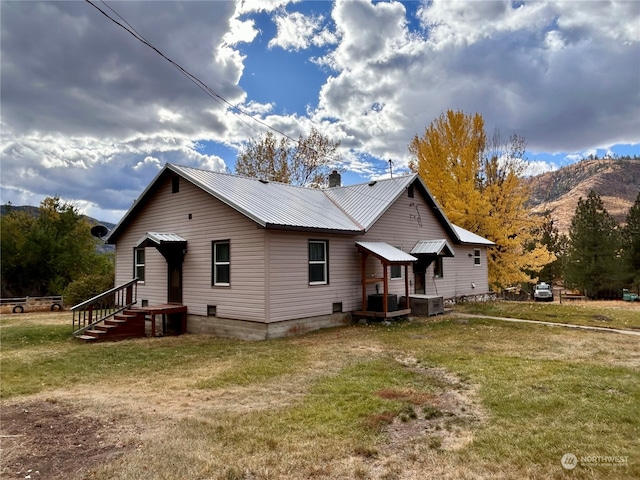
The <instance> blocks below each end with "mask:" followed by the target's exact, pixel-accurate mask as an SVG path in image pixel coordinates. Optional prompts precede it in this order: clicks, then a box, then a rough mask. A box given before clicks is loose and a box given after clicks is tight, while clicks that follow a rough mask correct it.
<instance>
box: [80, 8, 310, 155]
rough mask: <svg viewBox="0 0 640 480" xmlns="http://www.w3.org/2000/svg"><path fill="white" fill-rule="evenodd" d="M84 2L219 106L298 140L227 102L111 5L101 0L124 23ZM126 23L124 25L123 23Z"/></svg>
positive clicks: (294, 140)
mask: <svg viewBox="0 0 640 480" xmlns="http://www.w3.org/2000/svg"><path fill="white" fill-rule="evenodd" d="M85 2H86V3H88V4H89V5H91V6H92V7H93V8H95V9H96V10H98V11H99V12H100V13H102V15H104V16H105V17H106V18H108V19H109V20H110V21H111V22H113V23H115V24H116V25H118V26H119V27H120V28H122V29H123V30H125V31H126V32H128V33H129V34H130V35H132V36H133V37H134V38H135V39H136V40H138V41H139V42H141V43H143V44H144V45H146V46H147V47H149V48H150V49H152V50H153V51H154V52H156V53H157V54H158V55H160V56H161V57H162V58H163V59H165V60H166V61H168V62H169V63H170V64H171V65H173V67H174V68H176V69H177V70H178V71H180V73H182V74H183V75H184V76H185V77H187V78H188V79H189V80H190V81H191V82H192V83H193V84H195V85H196V86H197V87H198V88H199V89H200V90H202V91H203V92H204V93H205V94H206V95H208V96H209V97H210V98H212V99H213V100H215V101H216V102H217V103H218V104H220V105H221V106H223V107H225V108H228V109H231V110H233V111H235V112H236V113H238V114H239V115H244V116H246V117H248V118H249V119H251V120H253V121H254V122H256V123H259V124H260V125H262V126H263V127H265V128H267V129H269V130H271V131H273V132H276V133H278V134H280V135H282V136H283V137H285V138H287V139H289V140H291V141H293V142H296V143H297V142H298V140H296V139H295V138H293V137H291V136H289V135H287V134H286V133H284V132H282V131H280V130H278V129H277V128H275V127H272V126H271V125H269V124H267V123H266V122H263V121H262V120H260V119H257V118H255V117H254V116H253V115H250V114H249V113H247V112H245V111H244V110H242V109H241V108H240V107H238V106H237V105H234V104H232V103H231V102H229V101H228V100H227V99H226V98H224V97H223V96H222V95H220V94H218V93H217V92H216V91H214V90H213V89H212V88H211V87H209V86H208V85H207V84H206V83H204V82H203V81H202V80H200V79H199V78H198V77H197V76H195V75H194V74H192V73H191V72H189V71H188V70H187V69H185V68H184V67H182V65H180V64H179V63H177V62H176V61H174V60H173V59H171V58H169V57H168V56H166V55H165V54H164V53H162V52H161V51H160V50H159V49H158V48H157V47H155V46H154V45H153V44H152V43H151V42H150V41H148V40H147V39H145V38H144V36H142V35H141V34H140V33H138V32H137V31H136V29H135V28H134V27H133V26H132V25H131V24H130V23H129V22H127V20H125V19H124V18H123V17H122V16H121V15H120V14H119V13H118V12H116V11H115V10H114V9H113V8H112V7H111V6H109V5H108V4H107V3H106V2H105V1H104V0H101V3H103V4H104V5H105V6H106V8H108V9H109V10H111V12H113V13H114V14H115V15H116V16H117V17H118V18H120V19H121V20H122V22H124V24H123V23H122V22H120V21H118V20H116V19H115V18H113V17H112V16H111V15H109V13H108V12H105V11H104V10H103V9H102V8H100V7H99V6H98V5H96V4H95V3H93V2H92V1H91V0H85ZM125 24H126V25H125ZM239 120H240V121H241V122H242V123H244V124H245V125H246V126H247V127H249V128H251V129H252V130H254V131H255V132H258V130H256V129H255V128H253V126H251V125H249V124H248V123H247V122H245V121H244V120H243V119H242V118H239Z"/></svg>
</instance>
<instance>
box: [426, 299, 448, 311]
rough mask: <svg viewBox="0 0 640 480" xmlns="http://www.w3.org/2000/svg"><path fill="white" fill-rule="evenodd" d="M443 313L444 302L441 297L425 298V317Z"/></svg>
mask: <svg viewBox="0 0 640 480" xmlns="http://www.w3.org/2000/svg"><path fill="white" fill-rule="evenodd" d="M443 313H444V300H443V299H442V297H429V298H427V315H428V316H431V315H438V314H443Z"/></svg>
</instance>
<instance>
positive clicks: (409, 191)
mask: <svg viewBox="0 0 640 480" xmlns="http://www.w3.org/2000/svg"><path fill="white" fill-rule="evenodd" d="M407 196H408V197H409V198H413V185H409V188H407Z"/></svg>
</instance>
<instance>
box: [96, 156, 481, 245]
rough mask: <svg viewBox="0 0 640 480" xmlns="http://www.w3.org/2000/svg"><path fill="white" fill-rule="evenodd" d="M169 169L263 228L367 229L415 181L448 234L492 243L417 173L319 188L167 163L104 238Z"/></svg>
mask: <svg viewBox="0 0 640 480" xmlns="http://www.w3.org/2000/svg"><path fill="white" fill-rule="evenodd" d="M167 171H170V172H174V173H176V174H178V175H180V176H182V177H183V178H185V180H187V181H189V182H190V183H192V184H194V185H196V186H197V187H199V188H201V189H202V190H204V191H205V192H207V193H209V194H210V195H211V196H213V197H214V198H217V199H218V200H220V201H221V202H223V203H225V204H227V205H229V206H230V207H231V208H233V209H235V210H237V211H238V212H240V213H242V214H243V215H245V216H247V217H248V218H250V219H252V220H253V221H255V222H256V223H257V224H259V225H261V226H263V227H265V228H284V229H294V230H295V229H301V230H312V231H327V232H335V233H351V234H357V233H360V234H362V233H365V232H366V231H368V230H369V229H370V228H371V227H372V226H373V225H374V224H375V222H376V221H377V220H378V219H379V218H380V217H381V216H382V215H383V214H384V213H385V212H386V211H387V210H388V209H389V207H390V206H391V205H393V203H394V202H395V201H396V200H397V199H398V198H399V197H400V196H401V195H402V194H403V193H404V192H406V189H407V188H408V187H409V186H410V185H414V186H416V187H418V189H419V190H421V191H422V192H423V197H424V199H425V201H426V202H427V204H428V206H429V207H430V208H431V209H432V211H433V213H434V215H436V217H437V218H438V220H439V221H440V223H441V224H442V225H443V226H444V228H445V230H446V231H447V232H448V233H450V235H451V238H452V240H454V241H458V240H459V241H461V242H462V243H472V244H478V245H493V242H490V241H489V240H486V239H484V238H482V237H480V236H478V235H475V234H473V233H471V232H469V231H467V230H464V229H463V228H460V227H457V226H455V225H453V224H451V223H450V222H449V220H448V219H447V217H446V216H445V215H444V212H443V211H442V209H441V208H440V206H439V205H438V204H437V202H436V201H435V200H434V199H433V197H432V196H431V194H430V193H429V190H428V189H427V187H426V185H425V184H424V182H423V181H422V180H421V179H420V177H419V176H418V175H417V174H412V175H406V176H400V177H396V178H391V179H384V180H378V181H373V182H368V183H362V184H357V185H350V186H344V187H333V188H328V189H324V190H320V189H315V188H304V187H296V186H293V185H289V184H284V183H278V182H264V181H261V180H258V179H255V178H249V177H241V176H236V175H230V174H227V173H220V172H213V171H210V170H202V169H198V168H193V167H186V166H180V165H173V164H169V163H167V164H166V165H165V166H164V168H163V169H162V170H161V171H160V172H159V173H158V174H157V175H156V177H155V178H154V179H153V180H152V181H151V183H150V184H149V185H147V187H146V188H145V190H144V191H143V192H142V194H141V195H140V196H139V197H138V199H137V200H136V201H135V202H134V204H133V206H132V207H131V208H130V209H129V211H128V212H127V213H126V214H125V215H124V217H122V219H121V220H120V222H118V224H117V225H116V226H115V227H114V229H113V230H112V231H111V232H110V233H109V235H108V237H107V239H106V240H107V242H108V243H115V242H116V241H117V238H118V236H119V235H120V232H121V231H122V229H123V228H124V226H125V225H126V224H127V223H128V222H129V220H130V219H131V218H133V216H134V214H135V212H137V211H139V210H140V208H141V207H142V205H144V204H145V203H146V199H147V198H148V197H149V195H151V193H152V192H153V191H154V190H155V188H156V184H157V182H158V181H159V179H160V178H161V177H162V176H163V175H165V174H166V172H167ZM156 233H157V232H156ZM148 240H149V241H150V240H151V239H148Z"/></svg>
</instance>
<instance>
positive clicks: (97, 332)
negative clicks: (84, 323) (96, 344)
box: [84, 328, 107, 337]
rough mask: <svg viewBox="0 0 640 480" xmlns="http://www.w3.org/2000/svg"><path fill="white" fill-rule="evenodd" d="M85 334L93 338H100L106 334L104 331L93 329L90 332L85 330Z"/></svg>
mask: <svg viewBox="0 0 640 480" xmlns="http://www.w3.org/2000/svg"><path fill="white" fill-rule="evenodd" d="M84 333H85V334H89V335H93V336H94V337H100V336H102V335H106V334H107V332H106V331H105V330H96V329H95V328H94V329H92V330H85V331H84Z"/></svg>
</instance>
